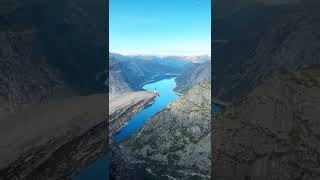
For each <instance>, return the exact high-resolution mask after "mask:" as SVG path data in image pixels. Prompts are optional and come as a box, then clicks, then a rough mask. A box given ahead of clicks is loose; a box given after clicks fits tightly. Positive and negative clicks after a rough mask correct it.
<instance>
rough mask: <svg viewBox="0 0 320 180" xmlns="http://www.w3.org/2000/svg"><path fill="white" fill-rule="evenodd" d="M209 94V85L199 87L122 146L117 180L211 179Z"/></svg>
mask: <svg viewBox="0 0 320 180" xmlns="http://www.w3.org/2000/svg"><path fill="white" fill-rule="evenodd" d="M210 94H211V85H210V83H205V84H202V85H199V86H196V87H195V88H193V89H192V90H190V91H189V92H188V93H186V95H184V96H182V97H181V98H180V99H178V100H177V101H176V102H174V103H172V104H170V105H169V106H168V107H167V108H166V109H164V110H162V111H161V112H159V113H158V114H157V115H156V116H154V117H153V118H152V119H150V120H149V121H148V122H147V123H146V124H145V125H144V127H143V128H142V130H141V131H140V132H139V133H138V134H137V135H135V136H133V137H132V138H131V139H129V140H128V141H126V142H123V143H121V145H120V149H119V150H116V155H115V157H118V158H119V159H116V160H115V162H116V163H119V162H122V163H121V166H119V165H118V166H117V164H115V163H113V167H114V169H113V176H114V178H115V179H129V178H134V179H139V178H140V179H141V178H151V179H152V178H160V179H161V178H162V179H170V178H177V179H187V178H198V179H210V157H211V148H210V135H211V128H210V127H211V125H210V124H211V118H210V109H211V107H210ZM119 153H120V154H121V156H120V155H117V154H119ZM123 158H124V159H123ZM117 168H118V169H117ZM119 169H120V170H119Z"/></svg>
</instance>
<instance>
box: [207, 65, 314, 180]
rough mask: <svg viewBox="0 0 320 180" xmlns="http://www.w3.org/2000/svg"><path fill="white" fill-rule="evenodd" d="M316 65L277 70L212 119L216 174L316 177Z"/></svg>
mask: <svg viewBox="0 0 320 180" xmlns="http://www.w3.org/2000/svg"><path fill="white" fill-rule="evenodd" d="M319 92H320V66H319V65H312V66H304V67H302V68H300V69H298V70H296V71H294V72H291V73H276V74H274V75H272V76H271V77H269V78H267V79H266V80H264V81H263V83H262V84H260V85H259V86H258V87H256V88H255V89H254V90H253V91H252V92H251V93H250V94H249V95H248V96H247V97H245V98H243V99H242V100H241V101H239V102H236V103H234V104H233V105H232V106H231V107H228V108H227V109H226V111H225V112H224V113H223V114H222V115H220V116H218V117H217V118H216V119H215V120H214V121H213V129H214V131H213V139H212V148H213V152H214V156H213V164H214V165H213V174H214V177H215V179H217V180H220V179H221V180H222V179H228V180H233V179H234V180H239V179H240V180H241V179H243V180H245V179H261V180H271V179H279V180H280V179H281V180H292V179H310V180H311V179H319V178H320V174H319V171H318V168H319V154H320V149H319V144H320V141H319V128H320V126H319V117H320V111H319V107H320V95H319Z"/></svg>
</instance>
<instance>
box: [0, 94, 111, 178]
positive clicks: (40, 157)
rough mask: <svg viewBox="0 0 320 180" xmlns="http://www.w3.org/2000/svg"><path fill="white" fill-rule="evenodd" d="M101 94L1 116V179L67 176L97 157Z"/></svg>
mask: <svg viewBox="0 0 320 180" xmlns="http://www.w3.org/2000/svg"><path fill="white" fill-rule="evenodd" d="M106 97H107V96H106V95H105V94H100V95H91V96H83V97H82V96H76V97H72V98H67V99H64V100H56V101H52V102H50V103H47V104H41V105H33V106H30V107H28V108H26V109H24V110H21V111H19V112H17V113H14V114H11V115H9V116H7V117H6V118H5V120H2V121H0V179H3V180H5V179H13V180H14V179H17V180H18V179H19V180H20V179H52V180H55V179H69V178H71V177H72V176H73V175H75V174H77V173H79V171H80V170H82V169H83V168H85V167H86V166H88V164H90V163H91V162H92V161H94V160H96V159H98V158H99V157H100V156H102V155H103V154H104V153H105V152H106V150H107V147H108V138H107V136H106V130H107V127H108V125H107V123H106V118H107V114H106V110H105V107H106Z"/></svg>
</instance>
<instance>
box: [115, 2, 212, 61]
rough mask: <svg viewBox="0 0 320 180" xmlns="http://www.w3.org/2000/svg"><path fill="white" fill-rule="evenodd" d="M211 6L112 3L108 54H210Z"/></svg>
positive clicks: (205, 3)
mask: <svg viewBox="0 0 320 180" xmlns="http://www.w3.org/2000/svg"><path fill="white" fill-rule="evenodd" d="M210 3H211V1H210V0H185V1H180V0H179V1H178V0H161V1H150V0H138V1H132V0H110V3H109V14H110V15H109V51H110V52H114V53H119V54H122V55H161V56H170V55H175V56H196V55H210V52H211V4H210Z"/></svg>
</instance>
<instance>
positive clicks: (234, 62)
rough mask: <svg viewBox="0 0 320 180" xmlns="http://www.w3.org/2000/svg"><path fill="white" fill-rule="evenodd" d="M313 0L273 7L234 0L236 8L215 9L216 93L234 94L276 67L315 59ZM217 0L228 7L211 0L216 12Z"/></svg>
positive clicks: (319, 45) (316, 33) (318, 45)
mask: <svg viewBox="0 0 320 180" xmlns="http://www.w3.org/2000/svg"><path fill="white" fill-rule="evenodd" d="M253 2H255V1H253ZM256 2H258V1H256ZM314 2H315V3H313V2H312V1H302V2H301V3H299V4H296V3H293V1H292V2H291V1H288V3H285V4H282V5H278V4H273V5H272V6H271V5H270V4H267V3H244V2H242V4H241V2H239V3H240V4H239V6H238V7H239V8H232V7H229V8H230V9H236V10H235V11H234V12H233V13H230V14H228V15H224V16H219V15H218V14H217V15H216V16H215V17H214V18H215V19H214V22H215V26H214V29H213V33H214V34H215V37H214V38H215V41H213V42H214V43H213V54H214V57H215V63H214V68H215V73H214V76H213V77H212V78H213V81H214V83H215V91H214V93H215V95H216V96H217V97H219V98H221V99H224V100H229V101H230V100H232V99H238V98H240V97H242V96H245V95H246V94H247V93H249V92H250V91H251V89H252V88H254V87H255V86H256V84H257V83H259V81H261V80H262V79H263V78H264V77H267V76H268V75H270V74H271V73H273V72H275V71H279V70H294V69H295V68H297V67H298V66H300V65H303V64H317V63H320V62H319V59H320V58H319V55H320V54H319V51H318V49H319V48H320V43H319V37H320V36H319V31H318V29H319V28H320V23H319V22H320V21H319V19H320V16H319V13H316V10H315V9H316V8H317V7H320V6H319V5H320V3H319V2H318V3H317V2H316V1H314ZM219 4H224V5H225V11H226V12H227V10H228V9H227V7H228V4H227V3H226V2H221V1H220V3H219V2H216V9H217V11H219V10H218V9H219ZM226 4H227V5H226ZM229 5H230V4H229Z"/></svg>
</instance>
